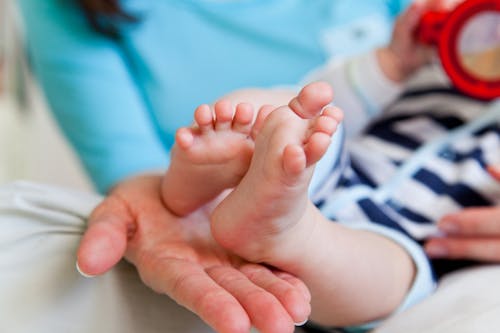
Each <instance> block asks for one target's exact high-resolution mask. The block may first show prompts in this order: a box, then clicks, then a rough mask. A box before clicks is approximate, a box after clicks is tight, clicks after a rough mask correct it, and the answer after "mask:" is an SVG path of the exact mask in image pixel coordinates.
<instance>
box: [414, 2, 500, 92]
mask: <svg viewBox="0 0 500 333" xmlns="http://www.w3.org/2000/svg"><path fill="white" fill-rule="evenodd" d="M417 38H418V40H419V41H421V42H422V43H425V44H429V45H434V46H436V47H437V48H438V52H439V57H440V58H441V62H442V64H443V67H444V70H445V71H446V73H447V74H448V76H449V77H450V79H451V81H452V82H453V84H454V85H455V86H456V87H457V88H458V89H459V90H461V91H462V92H464V93H465V94H468V95H471V96H473V97H476V98H480V99H485V100H490V99H494V98H497V97H500V0H467V1H464V2H463V3H461V4H460V5H458V6H457V7H456V8H455V9H454V10H452V11H451V12H433V11H431V12H428V13H426V14H424V16H423V17H422V20H421V23H420V26H419V29H418V31H417Z"/></svg>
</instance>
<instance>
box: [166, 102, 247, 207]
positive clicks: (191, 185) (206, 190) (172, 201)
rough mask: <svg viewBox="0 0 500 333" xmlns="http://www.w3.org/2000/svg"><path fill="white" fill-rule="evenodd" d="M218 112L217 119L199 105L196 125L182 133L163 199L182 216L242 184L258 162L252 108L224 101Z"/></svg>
mask: <svg viewBox="0 0 500 333" xmlns="http://www.w3.org/2000/svg"><path fill="white" fill-rule="evenodd" d="M214 111H215V119H214V116H213V114H212V110H211V109H210V107H209V106H208V105H201V106H199V107H198V108H197V109H196V111H195V116H194V118H195V125H193V126H192V127H189V128H181V129H179V130H178V131H177V134H176V142H175V145H174V147H173V149H172V155H171V162H170V167H169V169H168V170H167V173H166V175H165V177H164V179H163V183H162V196H163V201H164V202H165V204H166V205H167V207H168V208H169V209H170V210H171V211H172V212H173V213H175V214H177V215H179V216H184V215H187V214H189V213H191V212H193V211H194V210H196V209H197V208H199V207H200V206H202V205H203V204H205V203H207V202H209V201H211V200H213V199H214V198H216V197H217V196H218V195H219V194H220V193H221V192H223V191H224V190H225V189H228V188H231V187H234V186H235V185H236V184H238V182H239V181H240V180H241V178H242V177H243V176H244V175H245V173H246V171H247V169H248V166H249V164H250V160H251V158H252V154H253V149H254V142H253V139H251V137H250V135H251V131H252V122H253V117H254V111H253V108H252V106H251V105H249V104H244V103H242V104H239V105H237V107H236V110H234V109H233V107H232V106H231V103H230V102H229V101H226V100H221V101H219V102H217V103H216V104H215V106H214ZM233 111H234V115H233Z"/></svg>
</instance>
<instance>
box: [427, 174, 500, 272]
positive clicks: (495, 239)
mask: <svg viewBox="0 0 500 333" xmlns="http://www.w3.org/2000/svg"><path fill="white" fill-rule="evenodd" d="M490 174H491V175H492V176H493V177H494V178H495V179H496V180H498V181H500V168H490ZM438 226H439V228H440V230H441V231H443V233H444V234H445V236H444V237H439V238H433V239H430V240H429V241H428V242H427V244H426V245H425V251H426V252H427V254H428V255H429V256H430V257H432V258H449V259H473V260H479V261H486V262H500V206H496V207H484V208H469V209H465V210H463V211H462V212H459V213H456V214H450V215H446V216H444V217H443V218H442V219H441V221H440V222H439V224H438Z"/></svg>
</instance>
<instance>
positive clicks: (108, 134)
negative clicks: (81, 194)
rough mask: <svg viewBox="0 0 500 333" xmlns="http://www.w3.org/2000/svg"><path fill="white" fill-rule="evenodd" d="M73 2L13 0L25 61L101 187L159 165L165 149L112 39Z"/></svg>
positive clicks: (163, 161)
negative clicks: (21, 23) (18, 11)
mask: <svg viewBox="0 0 500 333" xmlns="http://www.w3.org/2000/svg"><path fill="white" fill-rule="evenodd" d="M73 3H74V2H73V1H59V0H43V1H40V0H21V1H20V2H19V4H20V9H21V13H22V16H23V18H24V23H25V31H26V41H27V47H28V52H29V57H30V61H31V64H32V66H33V70H34V72H35V74H36V77H37V79H38V80H39V82H40V85H41V86H42V87H43V89H44V93H45V96H46V98H47V101H48V103H49V106H50V108H51V110H52V111H53V114H54V115H55V118H56V120H57V122H58V124H59V125H60V127H61V128H62V130H63V132H64V134H65V136H66V137H67V138H68V139H69V141H70V142H71V144H72V145H73V147H74V148H75V149H76V151H77V153H78V155H79V157H80V159H81V161H82V162H83V165H84V167H85V169H86V170H87V172H88V173H89V174H90V176H91V178H92V180H93V182H94V184H95V185H96V186H97V188H98V189H99V191H101V192H106V191H107V190H108V189H109V188H110V187H111V186H113V185H114V184H115V183H117V182H118V181H120V180H122V179H124V178H126V177H127V176H130V175H133V174H135V173H139V172H144V171H147V170H157V169H162V168H165V167H166V165H167V163H168V152H167V151H166V150H165V149H164V148H163V146H162V144H161V141H160V138H159V136H158V134H157V133H158V130H157V128H156V125H155V122H154V121H153V119H152V116H151V115H150V112H148V108H147V105H145V104H144V102H143V99H142V97H141V93H140V89H138V88H137V87H136V85H135V84H134V79H133V76H132V75H131V72H130V70H129V68H128V66H127V62H126V61H125V60H124V58H123V56H122V53H121V51H120V48H119V46H118V45H117V43H115V42H114V41H113V40H111V39H107V38H105V37H103V36H100V35H98V34H96V33H94V32H93V31H91V30H90V29H89V27H88V26H87V23H86V21H85V19H84V18H83V17H82V15H80V12H79V11H78V10H77V8H75V7H74V5H73ZM104 78H105V79H104Z"/></svg>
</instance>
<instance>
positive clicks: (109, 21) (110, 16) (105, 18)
mask: <svg viewBox="0 0 500 333" xmlns="http://www.w3.org/2000/svg"><path fill="white" fill-rule="evenodd" d="M76 1H77V3H78V5H79V6H80V8H81V9H82V11H83V13H84V14H85V17H86V18H87V21H88V23H89V25H90V26H91V27H92V28H93V29H94V30H95V31H97V32H99V33H102V34H104V35H106V36H108V37H112V38H119V37H120V29H119V24H120V23H135V22H137V21H138V19H137V17H135V16H133V15H131V14H129V13H127V12H126V11H125V10H124V9H123V7H122V5H121V4H120V0H76Z"/></svg>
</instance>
